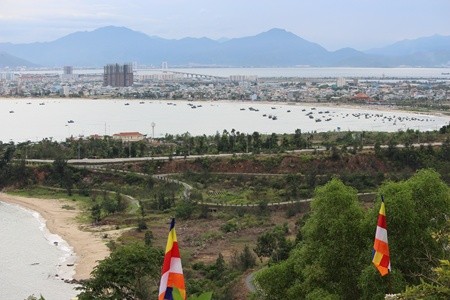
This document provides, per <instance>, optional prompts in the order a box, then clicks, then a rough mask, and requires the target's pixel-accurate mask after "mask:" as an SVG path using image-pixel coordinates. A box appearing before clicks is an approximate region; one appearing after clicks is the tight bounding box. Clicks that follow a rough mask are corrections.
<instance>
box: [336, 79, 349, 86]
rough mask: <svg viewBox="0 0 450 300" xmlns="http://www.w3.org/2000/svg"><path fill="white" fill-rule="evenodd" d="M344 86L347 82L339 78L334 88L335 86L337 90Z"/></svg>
mask: <svg viewBox="0 0 450 300" xmlns="http://www.w3.org/2000/svg"><path fill="white" fill-rule="evenodd" d="M346 85H347V80H346V79H345V78H344V77H339V78H338V79H337V80H336V86H337V87H338V88H341V87H344V86H346Z"/></svg>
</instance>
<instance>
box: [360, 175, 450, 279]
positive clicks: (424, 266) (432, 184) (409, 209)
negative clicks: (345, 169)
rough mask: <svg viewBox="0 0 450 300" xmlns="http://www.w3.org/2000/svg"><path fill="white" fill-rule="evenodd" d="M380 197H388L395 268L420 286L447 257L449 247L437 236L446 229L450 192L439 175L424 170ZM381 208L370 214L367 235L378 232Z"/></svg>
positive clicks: (392, 185)
mask: <svg viewBox="0 0 450 300" xmlns="http://www.w3.org/2000/svg"><path fill="white" fill-rule="evenodd" d="M380 193H381V194H382V195H384V197H385V203H386V210H387V220H388V234H389V248H390V252H391V253H392V254H391V256H392V260H391V261H392V265H395V267H396V269H397V270H399V271H401V272H402V273H403V274H404V276H405V277H406V280H407V282H408V283H412V284H417V283H419V277H421V276H429V275H431V273H430V272H431V268H432V267H433V266H435V265H437V263H438V259H440V258H444V257H445V247H446V246H447V245H448V244H443V243H444V241H440V242H438V241H436V240H435V239H434V238H433V234H434V233H436V232H438V231H439V230H440V229H442V228H444V227H445V226H446V222H447V220H446V219H447V218H448V216H449V215H450V193H449V188H448V186H447V185H446V184H445V183H444V182H443V181H442V180H441V179H440V175H439V174H438V173H436V172H435V171H433V170H421V171H419V172H417V173H416V174H415V175H414V176H413V177H411V178H410V179H408V180H406V181H402V182H397V183H394V182H387V183H386V184H384V185H383V186H382V187H381V189H380ZM377 207H379V203H376V204H375V208H374V209H373V210H372V212H371V214H369V219H370V220H371V221H370V224H369V225H366V226H367V227H366V228H367V231H372V232H373V228H375V220H376V215H377ZM369 228H370V229H369Z"/></svg>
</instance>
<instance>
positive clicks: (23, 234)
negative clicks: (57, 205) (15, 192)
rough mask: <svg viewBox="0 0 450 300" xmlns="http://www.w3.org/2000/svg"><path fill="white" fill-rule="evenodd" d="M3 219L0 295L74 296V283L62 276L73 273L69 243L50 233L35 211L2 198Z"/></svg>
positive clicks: (9, 298) (52, 299)
mask: <svg viewBox="0 0 450 300" xmlns="http://www.w3.org/2000/svg"><path fill="white" fill-rule="evenodd" d="M0 200H1V199H0ZM0 220H1V226H0V240H1V243H0V299H5V300H23V299H26V298H27V297H28V296H30V295H32V294H34V295H35V296H37V297H39V295H41V294H42V295H43V296H44V297H45V299H47V300H68V299H71V298H73V297H74V296H75V295H76V294H77V291H75V290H74V288H75V285H72V284H68V283H65V282H64V281H63V280H61V278H66V279H68V278H69V279H70V278H71V277H72V276H73V274H74V270H73V268H69V267H66V263H65V262H67V261H68V260H71V259H73V256H72V255H73V253H72V251H71V248H70V247H69V246H68V245H67V243H65V242H64V241H63V240H62V239H61V238H60V237H59V236H57V235H53V234H50V233H49V232H48V230H47V229H46V227H45V222H44V221H43V220H42V218H40V216H39V214H37V213H36V212H32V211H29V210H25V209H23V208H20V207H18V206H15V205H10V204H7V203H4V202H1V201H0ZM54 242H58V246H55V245H54Z"/></svg>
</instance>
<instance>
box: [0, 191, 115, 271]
mask: <svg viewBox="0 0 450 300" xmlns="http://www.w3.org/2000/svg"><path fill="white" fill-rule="evenodd" d="M0 201H2V202H5V203H8V204H14V205H18V206H20V207H23V208H25V209H28V210H31V211H35V212H37V213H39V215H40V216H41V217H42V218H43V219H44V220H45V227H46V228H47V229H48V231H49V232H50V233H51V234H55V235H57V236H59V237H60V238H62V239H63V240H64V241H65V242H66V243H67V244H68V245H69V246H70V247H71V248H72V249H73V252H72V253H73V257H75V261H74V262H73V261H70V259H69V260H66V261H65V262H64V263H65V264H74V267H75V274H74V276H73V279H75V280H85V279H89V278H90V273H91V272H92V270H93V269H94V268H95V266H96V265H97V263H98V261H99V260H102V259H104V258H105V257H107V256H108V255H109V253H110V251H109V249H108V247H107V246H106V244H105V242H104V241H103V240H102V238H101V237H100V236H99V234H97V235H96V234H95V233H93V232H88V231H82V230H81V229H80V226H79V224H78V223H77V221H76V219H75V218H76V217H77V215H78V214H79V213H80V210H79V209H74V210H67V209H64V208H62V205H64V204H68V203H70V204H71V205H73V204H74V203H72V202H69V201H68V200H58V199H39V198H27V197H21V196H13V195H8V194H5V193H3V192H0ZM64 267H65V266H62V268H64Z"/></svg>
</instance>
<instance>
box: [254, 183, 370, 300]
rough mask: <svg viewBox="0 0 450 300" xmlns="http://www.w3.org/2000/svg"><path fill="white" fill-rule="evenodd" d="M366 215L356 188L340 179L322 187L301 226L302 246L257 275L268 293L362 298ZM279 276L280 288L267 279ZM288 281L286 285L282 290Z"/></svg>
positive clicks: (276, 296) (272, 296) (279, 296)
mask: <svg viewBox="0 0 450 300" xmlns="http://www.w3.org/2000/svg"><path fill="white" fill-rule="evenodd" d="M362 220H363V210H362V208H361V206H360V205H359V203H358V198H357V194H356V190H354V189H353V188H351V187H347V186H345V185H344V184H343V183H342V182H341V181H340V180H338V179H332V180H331V181H330V182H329V183H327V184H326V185H325V186H323V187H320V188H317V189H316V192H315V197H314V200H313V202H312V203H311V214H310V217H309V218H308V219H307V221H306V222H305V225H304V226H303V228H302V229H301V230H302V241H301V243H300V244H299V246H298V247H297V248H296V249H295V250H294V251H293V252H292V254H291V256H290V257H289V259H288V260H287V261H285V262H283V263H281V264H279V265H275V266H273V267H269V268H268V269H266V270H264V271H261V275H259V276H257V277H256V280H257V282H258V284H259V286H260V288H261V289H262V293H263V294H264V295H266V296H265V299H284V298H286V299H314V297H316V296H318V295H321V296H324V297H325V298H328V299H338V298H341V299H358V298H359V296H360V295H359V292H358V290H357V289H355V286H356V285H357V282H358V276H359V272H358V270H361V269H362V259H361V253H362V252H363V248H364V246H365V244H364V238H363V236H362V234H361V233H362V227H361V225H362ZM266 272H267V274H265V273H266ZM281 272H287V273H288V274H289V276H286V275H285V274H281ZM277 277H278V279H276V282H275V285H276V286H278V288H276V289H274V288H273V287H272V285H271V284H269V283H268V282H267V280H268V279H269V278H271V279H273V280H275V279H274V278H277ZM281 280H283V281H286V282H281ZM282 287H283V288H284V290H280V288H282ZM272 293H274V294H272Z"/></svg>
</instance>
